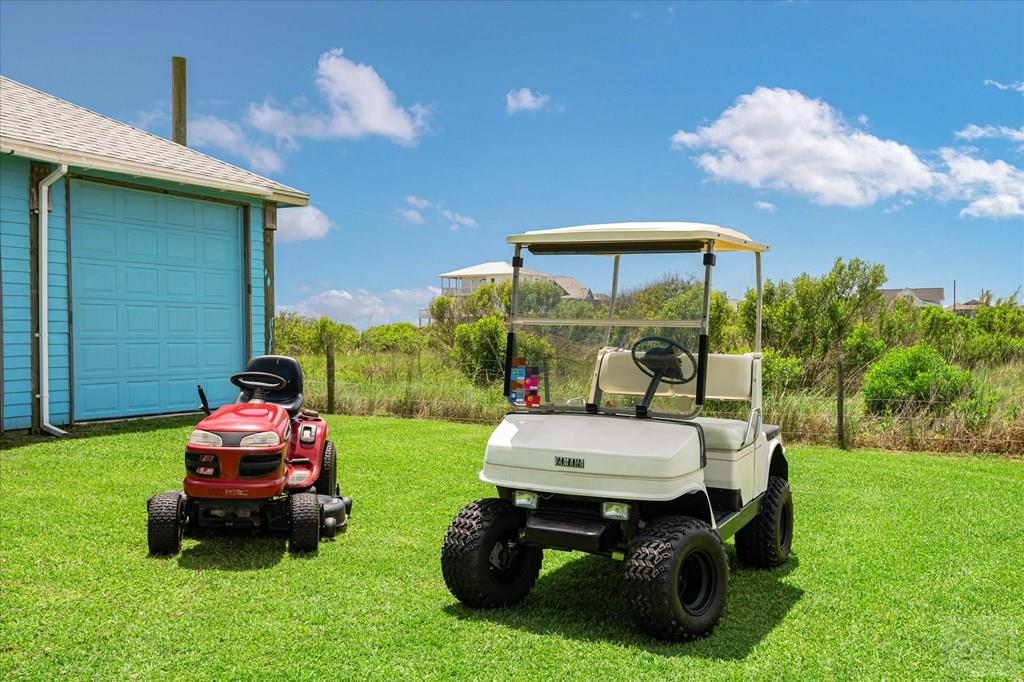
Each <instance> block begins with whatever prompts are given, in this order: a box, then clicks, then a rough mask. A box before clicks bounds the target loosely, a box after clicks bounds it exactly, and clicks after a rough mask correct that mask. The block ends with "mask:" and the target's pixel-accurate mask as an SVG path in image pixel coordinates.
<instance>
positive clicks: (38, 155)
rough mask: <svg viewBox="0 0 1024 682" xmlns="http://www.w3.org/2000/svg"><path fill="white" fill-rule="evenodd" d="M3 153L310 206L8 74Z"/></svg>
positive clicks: (297, 194) (0, 112)
mask: <svg viewBox="0 0 1024 682" xmlns="http://www.w3.org/2000/svg"><path fill="white" fill-rule="evenodd" d="M0 153H4V154H16V155H18V156H24V157H28V158H32V159H38V160H40V161H49V162H51V163H66V164H68V165H70V166H79V167H84V168H89V169H92V170H102V171H109V172H113V173H124V174H129V175H134V176H138V177H147V178H154V179H158V180H166V181H170V182H178V183H182V184H186V185H194V186H197V187H205V188H210V189H218V190H223V191H228V192H235V193H239V194H246V195H252V196H257V197H260V198H263V199H267V200H271V201H276V202H278V203H280V204H286V205H290V206H305V205H306V204H308V203H309V195H308V194H306V193H305V192H302V191H300V190H297V189H295V188H293V187H289V186H288V185H284V184H281V183H280V182H275V181H274V180H270V179H268V178H265V177H263V176H261V175H256V174H255V173H252V172H250V171H247V170H245V169H244V168H239V167H238V166H233V165H231V164H230V163H227V162H225V161H221V160H220V159H215V158H213V157H212V156H208V155H206V154H203V153H202V152H200V151H197V150H195V149H192V148H190V147H186V146H184V145H180V144H177V143H175V142H172V141H171V140H167V139H164V138H162V137H159V136H158V135H154V134H152V133H148V132H146V131H144V130H140V129H138V128H135V127H134V126H130V125H128V124H127V123H122V122H121V121H117V120H115V119H112V118H110V117H109V116H104V115H103V114H98V113H96V112H95V111H90V110H89V109H86V108H84V107H80V106H78V105H77V104H72V103H71V102H67V101H65V100H62V99H60V98H59V97H54V96H53V95H50V94H47V93H45V92H41V91H39V90H36V89H35V88H31V87H29V86H27V85H23V84H22V83H19V82H17V81H14V80H11V79H10V78H7V77H5V76H0Z"/></svg>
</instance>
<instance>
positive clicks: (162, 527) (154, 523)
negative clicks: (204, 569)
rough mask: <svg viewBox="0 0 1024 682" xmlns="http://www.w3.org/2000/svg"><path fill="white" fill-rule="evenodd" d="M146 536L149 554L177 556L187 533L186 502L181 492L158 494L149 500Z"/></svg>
mask: <svg viewBox="0 0 1024 682" xmlns="http://www.w3.org/2000/svg"><path fill="white" fill-rule="evenodd" d="M147 511H148V516H149V520H148V524H147V533H146V536H147V538H148V540H149V553H150V554H155V555H170V554H177V553H178V551H179V550H180V549H181V537H182V535H183V534H184V531H185V519H184V516H185V500H184V498H183V496H182V494H181V493H179V492H168V493H157V494H156V495H154V496H153V497H151V498H149V504H148V505H147Z"/></svg>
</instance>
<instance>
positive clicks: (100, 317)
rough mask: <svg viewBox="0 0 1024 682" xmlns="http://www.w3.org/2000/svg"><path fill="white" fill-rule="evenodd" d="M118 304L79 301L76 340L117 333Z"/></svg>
mask: <svg viewBox="0 0 1024 682" xmlns="http://www.w3.org/2000/svg"><path fill="white" fill-rule="evenodd" d="M117 318H118V309H117V305H115V304H113V303H77V304H76V305H75V340H76V341H78V340H79V339H81V340H85V339H88V338H90V337H92V338H95V337H97V336H101V337H109V336H111V335H114V334H117Z"/></svg>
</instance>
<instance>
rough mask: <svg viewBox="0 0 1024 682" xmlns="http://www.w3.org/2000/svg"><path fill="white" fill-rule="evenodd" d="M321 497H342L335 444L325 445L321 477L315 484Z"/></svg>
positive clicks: (330, 442)
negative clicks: (339, 487)
mask: <svg viewBox="0 0 1024 682" xmlns="http://www.w3.org/2000/svg"><path fill="white" fill-rule="evenodd" d="M313 486H314V487H315V488H316V492H317V493H318V494H320V495H334V496H337V495H340V494H341V491H340V490H339V489H338V460H337V455H336V454H335V450H334V442H333V441H327V443H325V444H324V454H323V458H322V459H321V460H320V475H319V476H317V478H316V483H314V484H313Z"/></svg>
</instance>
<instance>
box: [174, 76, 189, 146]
mask: <svg viewBox="0 0 1024 682" xmlns="http://www.w3.org/2000/svg"><path fill="white" fill-rule="evenodd" d="M187 95H188V92H187V87H186V85H185V58H184V57H171V139H172V140H174V141H175V142H177V143H178V144H180V145H182V146H185V145H186V144H188V142H187V139H188V137H187V134H186V130H187V123H188V107H187V105H186V101H187V99H188V97H187Z"/></svg>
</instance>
